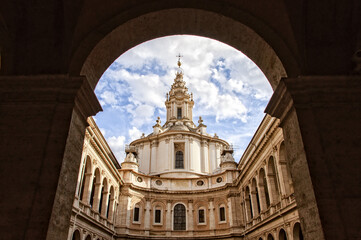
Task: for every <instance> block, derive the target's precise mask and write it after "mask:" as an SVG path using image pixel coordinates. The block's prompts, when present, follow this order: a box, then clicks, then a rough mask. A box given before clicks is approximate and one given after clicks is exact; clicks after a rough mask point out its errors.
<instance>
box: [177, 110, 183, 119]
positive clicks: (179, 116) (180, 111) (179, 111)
mask: <svg viewBox="0 0 361 240" xmlns="http://www.w3.org/2000/svg"><path fill="white" fill-rule="evenodd" d="M177 118H178V119H182V108H177Z"/></svg>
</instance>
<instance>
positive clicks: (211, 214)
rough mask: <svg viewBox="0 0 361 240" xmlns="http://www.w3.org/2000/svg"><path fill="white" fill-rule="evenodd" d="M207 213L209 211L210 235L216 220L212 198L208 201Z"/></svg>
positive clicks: (212, 232)
mask: <svg viewBox="0 0 361 240" xmlns="http://www.w3.org/2000/svg"><path fill="white" fill-rule="evenodd" d="M208 211H209V214H208V215H209V229H210V234H212V235H213V234H214V229H215V227H216V222H215V221H216V219H215V216H214V204H213V198H210V199H208Z"/></svg>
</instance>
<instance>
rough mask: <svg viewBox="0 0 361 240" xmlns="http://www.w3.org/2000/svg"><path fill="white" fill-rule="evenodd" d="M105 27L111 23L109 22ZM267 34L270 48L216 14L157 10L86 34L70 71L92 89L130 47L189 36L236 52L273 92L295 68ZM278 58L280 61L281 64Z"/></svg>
mask: <svg viewBox="0 0 361 240" xmlns="http://www.w3.org/2000/svg"><path fill="white" fill-rule="evenodd" d="M239 14H240V15H242V13H239ZM244 18H250V16H248V15H247V16H244ZM252 20H254V19H252ZM114 21H115V20H114ZM253 22H257V21H256V20H255V21H253ZM109 24H114V22H113V21H110V23H109ZM259 24H261V23H259ZM106 25H107V24H105V26H106ZM105 26H104V28H105ZM263 27H264V28H266V26H263ZM271 32H272V31H271V30H270V29H268V30H267V33H270V34H271V35H272V39H273V40H274V41H273V43H274V46H271V45H270V44H269V43H267V42H266V41H265V40H264V38H263V37H262V36H260V35H259V34H258V33H256V32H255V31H254V30H252V29H251V28H250V27H248V26H246V25H244V24H242V23H241V22H239V21H235V20H234V19H232V18H230V17H226V16H223V15H221V14H219V13H215V12H210V11H205V10H200V9H187V8H177V9H168V10H161V11H156V12H151V13H147V14H144V15H141V16H138V17H136V18H134V19H131V20H129V21H127V22H125V23H123V24H120V25H119V26H116V27H114V29H112V31H109V32H108V34H104V35H103V36H102V38H100V37H99V36H92V35H91V34H90V36H89V40H84V41H83V42H84V46H82V45H81V46H80V47H79V48H78V49H77V51H76V52H75V54H74V56H73V59H72V62H71V65H70V72H71V73H72V74H75V75H77V74H79V73H80V75H85V76H86V77H87V79H88V81H89V83H90V85H91V86H92V88H95V86H96V84H97V82H98V80H99V79H100V77H101V75H102V74H103V73H104V71H105V70H106V69H107V68H108V67H109V66H110V64H111V63H112V62H113V61H114V60H115V59H116V58H118V57H119V56H120V55H121V54H122V53H124V52H125V51H127V50H129V49H130V48H132V47H134V46H136V45H138V44H140V43H142V42H145V41H148V40H151V39H154V38H158V37H164V36H169V35H177V34H190V35H198V36H203V37H209V38H212V39H216V40H219V41H221V42H223V43H226V44H228V45H230V46H232V47H234V48H236V49H238V50H240V51H241V52H243V53H244V54H245V55H247V56H248V57H249V58H250V59H252V60H253V61H254V62H255V63H256V64H257V65H258V67H259V68H260V69H261V70H262V71H263V73H264V74H265V75H266V77H267V79H268V80H269V82H270V84H271V86H272V88H273V89H275V88H276V86H277V85H278V82H279V80H280V79H281V77H286V76H287V75H297V74H298V72H299V67H298V64H297V62H296V60H295V59H293V57H292V54H291V53H290V51H289V49H288V48H287V47H286V45H284V44H283V41H282V39H280V38H279V39H277V35H275V34H274V33H271ZM94 34H98V32H96V33H94ZM95 37H98V38H99V39H98V42H96V43H94V47H93V48H92V49H88V48H89V46H88V45H89V43H88V42H89V41H90V42H91V41H92V40H93V39H92V38H95ZM281 45H282V46H281ZM273 47H276V48H278V49H279V50H280V52H282V54H276V53H275V51H274V49H273ZM280 56H282V57H283V58H284V59H282V62H281V59H280ZM80 59H82V61H83V62H81V61H79V60H80Z"/></svg>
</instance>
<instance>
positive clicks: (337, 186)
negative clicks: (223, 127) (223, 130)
mask: <svg viewBox="0 0 361 240" xmlns="http://www.w3.org/2000/svg"><path fill="white" fill-rule="evenodd" d="M266 112H267V113H268V114H270V115H271V116H274V117H277V118H279V119H280V120H281V127H282V128H283V133H284V138H285V147H286V152H287V158H288V159H287V161H289V163H290V170H291V175H292V180H293V183H294V189H295V196H296V201H297V206H298V210H299V214H300V217H301V225H302V231H303V233H304V235H305V239H337V240H339V239H360V238H361V232H360V229H361V221H359V218H360V216H359V215H360V212H361V187H360V186H361V162H360V160H361V147H360V145H361V127H360V124H361V76H309V77H299V78H294V79H283V80H282V81H281V82H280V84H279V86H278V87H277V89H276V91H275V92H274V94H273V96H272V98H271V101H270V103H269V104H268V106H267V108H266Z"/></svg>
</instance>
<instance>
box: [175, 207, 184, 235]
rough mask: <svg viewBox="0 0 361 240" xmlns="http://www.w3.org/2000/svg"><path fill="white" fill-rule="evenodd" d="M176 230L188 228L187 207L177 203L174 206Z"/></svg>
mask: <svg viewBox="0 0 361 240" xmlns="http://www.w3.org/2000/svg"><path fill="white" fill-rule="evenodd" d="M173 212H174V218H173V219H174V221H173V222H174V230H186V207H185V206H184V205H183V204H180V203H179V204H177V205H175V207H174V211H173Z"/></svg>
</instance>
